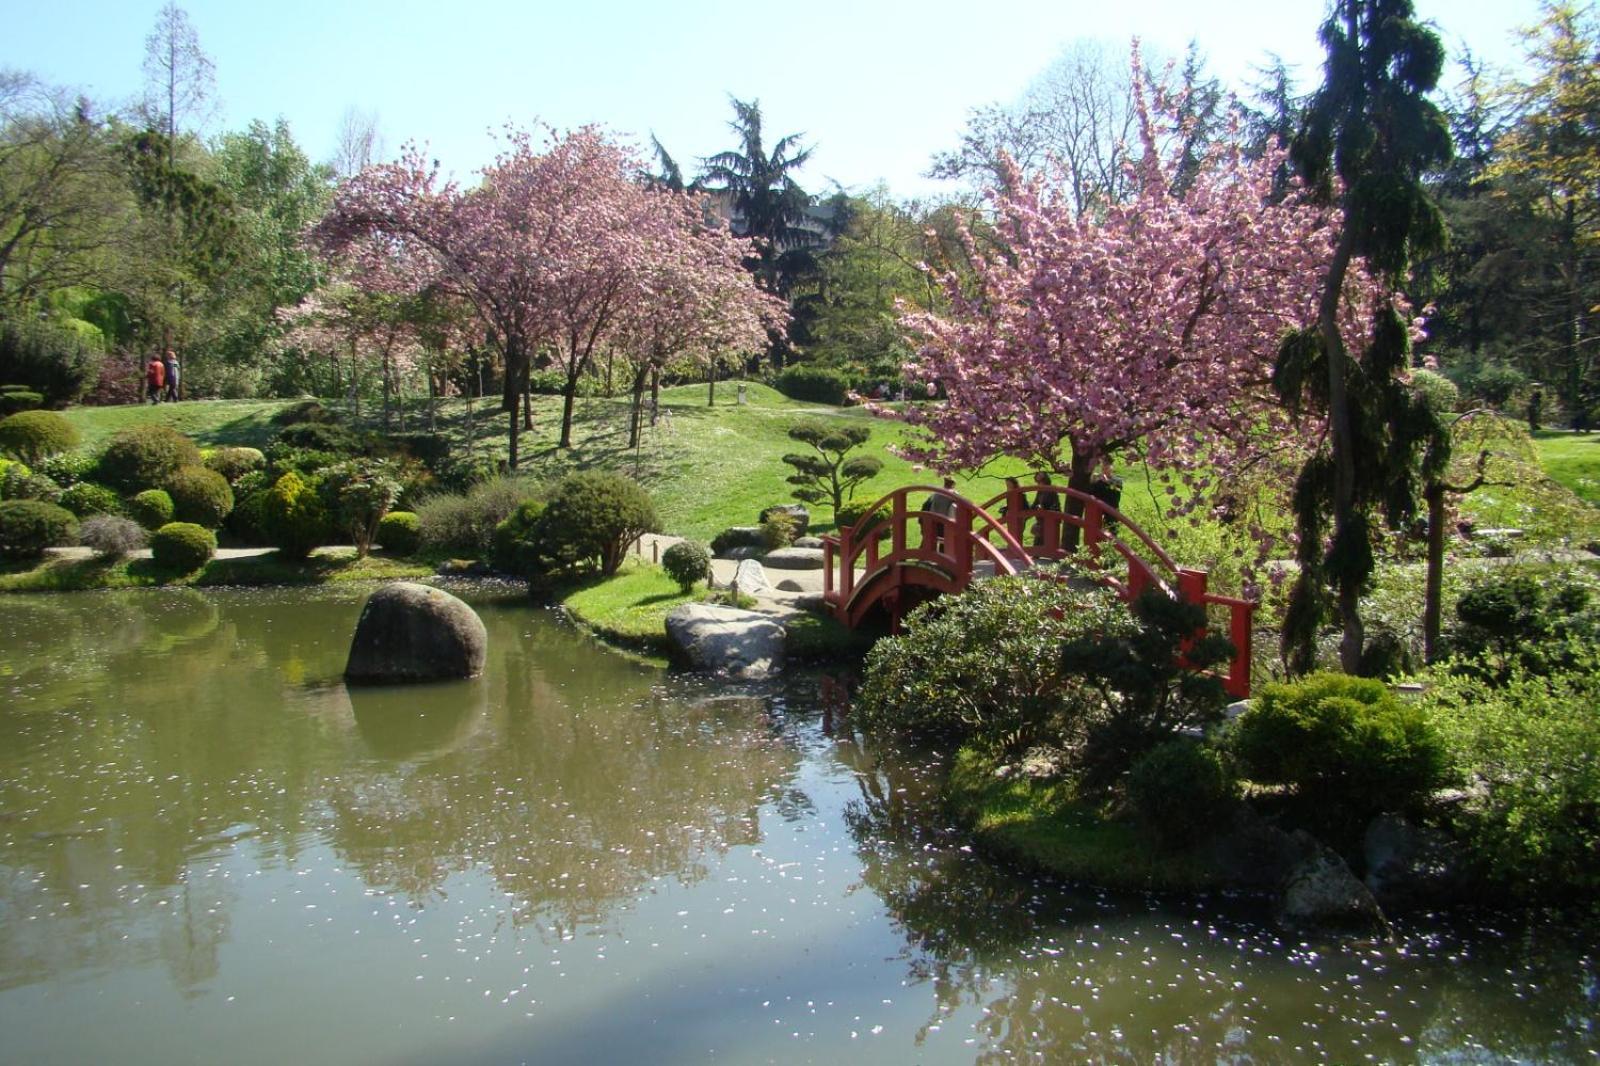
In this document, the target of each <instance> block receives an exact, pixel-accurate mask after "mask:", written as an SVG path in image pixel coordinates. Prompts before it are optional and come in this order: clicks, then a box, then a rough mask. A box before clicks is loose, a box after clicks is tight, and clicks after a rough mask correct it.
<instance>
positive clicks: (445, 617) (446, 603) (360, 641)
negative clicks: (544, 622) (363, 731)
mask: <svg viewBox="0 0 1600 1066" xmlns="http://www.w3.org/2000/svg"><path fill="white" fill-rule="evenodd" d="M488 647H489V637H488V633H487V632H486V631H485V630H484V628H483V620H482V619H481V618H479V617H478V614H477V612H476V611H474V610H473V609H472V608H471V607H468V606H467V605H466V604H465V603H463V602H461V601H460V600H458V599H456V598H455V597H454V596H452V595H450V594H449V593H448V592H442V591H440V590H439V589H436V588H430V587H429V586H427V585H418V584H415V583H413V582H410V581H396V582H392V583H391V584H388V585H385V586H383V588H381V589H379V590H378V591H377V592H374V593H373V594H372V596H371V597H370V598H369V599H368V600H367V605H366V607H365V608H363V609H362V611H361V621H359V622H357V623H356V635H355V638H354V639H352V640H351V641H350V660H349V662H348V663H346V665H345V668H344V678H345V680H346V681H351V682H358V683H362V684H372V685H386V684H395V683H397V682H406V681H442V680H446V679H449V678H461V677H476V676H477V675H478V674H480V673H482V672H483V660H484V656H485V655H486V654H487V652H488Z"/></svg>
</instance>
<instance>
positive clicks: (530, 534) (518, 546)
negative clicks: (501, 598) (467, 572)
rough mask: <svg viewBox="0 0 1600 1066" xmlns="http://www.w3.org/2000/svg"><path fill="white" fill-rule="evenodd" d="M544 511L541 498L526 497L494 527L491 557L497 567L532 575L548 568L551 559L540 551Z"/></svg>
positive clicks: (508, 571) (510, 571)
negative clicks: (540, 534) (540, 525)
mask: <svg viewBox="0 0 1600 1066" xmlns="http://www.w3.org/2000/svg"><path fill="white" fill-rule="evenodd" d="M542 514H544V504H543V503H542V502H541V501H539V500H524V501H522V503H520V504H518V505H517V509H516V510H515V511H512V512H511V513H510V514H509V515H507V516H506V518H505V521H503V522H501V523H500V524H499V525H497V526H495V527H494V547H493V549H492V550H491V552H490V554H489V558H490V561H491V562H493V563H494V565H495V568H496V569H497V570H503V571H505V572H506V573H508V574H520V575H522V576H523V577H532V576H533V575H535V574H540V573H543V572H544V571H545V570H546V569H547V568H548V566H549V560H547V559H545V558H543V557H542V556H541V555H540V553H539V517H540V516H541V515H542Z"/></svg>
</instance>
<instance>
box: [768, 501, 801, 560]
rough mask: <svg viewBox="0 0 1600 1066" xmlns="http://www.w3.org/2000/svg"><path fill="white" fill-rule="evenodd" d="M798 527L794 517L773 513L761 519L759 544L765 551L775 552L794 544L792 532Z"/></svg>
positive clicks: (777, 512)
mask: <svg viewBox="0 0 1600 1066" xmlns="http://www.w3.org/2000/svg"><path fill="white" fill-rule="evenodd" d="M798 526H799V523H798V522H797V521H796V519H795V517H794V515H791V514H785V513H784V512H783V511H773V512H771V513H770V514H768V515H767V517H766V518H764V519H762V522H761V544H762V547H764V548H766V549H767V551H769V552H770V551H777V550H778V549H779V548H787V547H788V546H789V545H791V544H793V543H794V531H795V529H797V528H798Z"/></svg>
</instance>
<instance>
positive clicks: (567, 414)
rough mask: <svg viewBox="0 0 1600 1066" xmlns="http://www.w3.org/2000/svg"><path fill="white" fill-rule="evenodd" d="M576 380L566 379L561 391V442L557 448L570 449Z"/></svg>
mask: <svg viewBox="0 0 1600 1066" xmlns="http://www.w3.org/2000/svg"><path fill="white" fill-rule="evenodd" d="M577 396H578V379H577V378H568V379H567V387H566V388H565V389H562V390H561V440H560V441H558V442H557V443H556V447H558V448H571V447H572V409H573V406H574V404H575V403H576V401H577Z"/></svg>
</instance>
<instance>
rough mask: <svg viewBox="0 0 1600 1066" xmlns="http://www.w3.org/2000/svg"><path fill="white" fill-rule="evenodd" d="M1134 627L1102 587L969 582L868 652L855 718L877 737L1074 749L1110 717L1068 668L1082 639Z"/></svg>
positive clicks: (1031, 578) (1029, 580)
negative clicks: (1067, 647) (1065, 648)
mask: <svg viewBox="0 0 1600 1066" xmlns="http://www.w3.org/2000/svg"><path fill="white" fill-rule="evenodd" d="M1135 624H1136V623H1135V622H1134V619H1133V616H1132V615H1131V614H1129V613H1128V610H1127V608H1125V607H1124V606H1123V605H1122V604H1121V603H1120V602H1119V601H1118V600H1117V598H1116V596H1115V594H1113V593H1112V592H1110V591H1109V590H1107V589H1104V588H1101V587H1099V586H1098V585H1087V586H1086V587H1079V586H1078V583H1069V582H1066V581H1058V580H1056V579H1055V578H1054V577H1048V576H1037V575H1026V576H1018V577H1005V578H996V579H994V580H992V581H982V582H978V583H976V584H974V585H973V586H972V587H971V588H969V589H967V590H966V591H965V592H963V593H961V594H960V595H956V596H940V597H939V598H937V599H935V600H932V601H931V602H929V603H926V604H923V605H922V606H920V607H918V608H917V609H916V610H914V611H912V612H911V613H910V614H909V615H907V616H906V619H905V621H904V623H903V627H902V632H901V633H900V634H899V635H898V636H892V637H888V638H885V639H883V640H880V641H878V643H877V644H876V645H874V646H873V649H872V651H871V653H870V654H869V655H868V656H867V663H866V680H865V682H864V683H863V684H862V686H861V692H860V694H859V696H858V697H857V699H856V704H855V712H854V713H855V716H856V720H857V721H858V722H860V724H861V725H862V726H863V727H865V728H867V729H869V730H871V729H885V730H889V731H891V732H896V733H903V734H906V735H908V736H912V737H918V738H923V739H928V740H949V741H953V742H956V743H965V742H968V741H976V742H979V743H982V744H983V745H985V746H988V747H994V748H1001V749H1005V750H1008V751H1021V750H1024V749H1026V748H1027V747H1029V746H1031V745H1033V744H1037V743H1051V744H1057V745H1060V746H1062V747H1067V748H1073V747H1076V746H1077V745H1079V744H1081V743H1082V740H1083V737H1084V735H1085V734H1086V732H1087V730H1088V728H1089V727H1090V725H1091V724H1092V723H1093V722H1094V721H1095V720H1097V719H1098V718H1100V717H1101V716H1102V715H1104V713H1105V710H1106V708H1105V707H1103V706H1102V705H1101V704H1100V702H1099V693H1098V691H1097V690H1096V689H1094V688H1093V687H1091V686H1088V685H1086V684H1084V683H1082V682H1081V681H1079V680H1077V679H1074V678H1071V677H1069V676H1068V675H1067V674H1065V673H1064V672H1063V670H1062V668H1061V645H1062V644H1063V643H1065V642H1066V641H1068V640H1071V639H1073V638H1074V637H1077V636H1079V635H1082V634H1088V633H1099V634H1103V635H1105V636H1107V637H1115V636H1118V635H1131V633H1132V631H1133V629H1134V626H1135Z"/></svg>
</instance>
